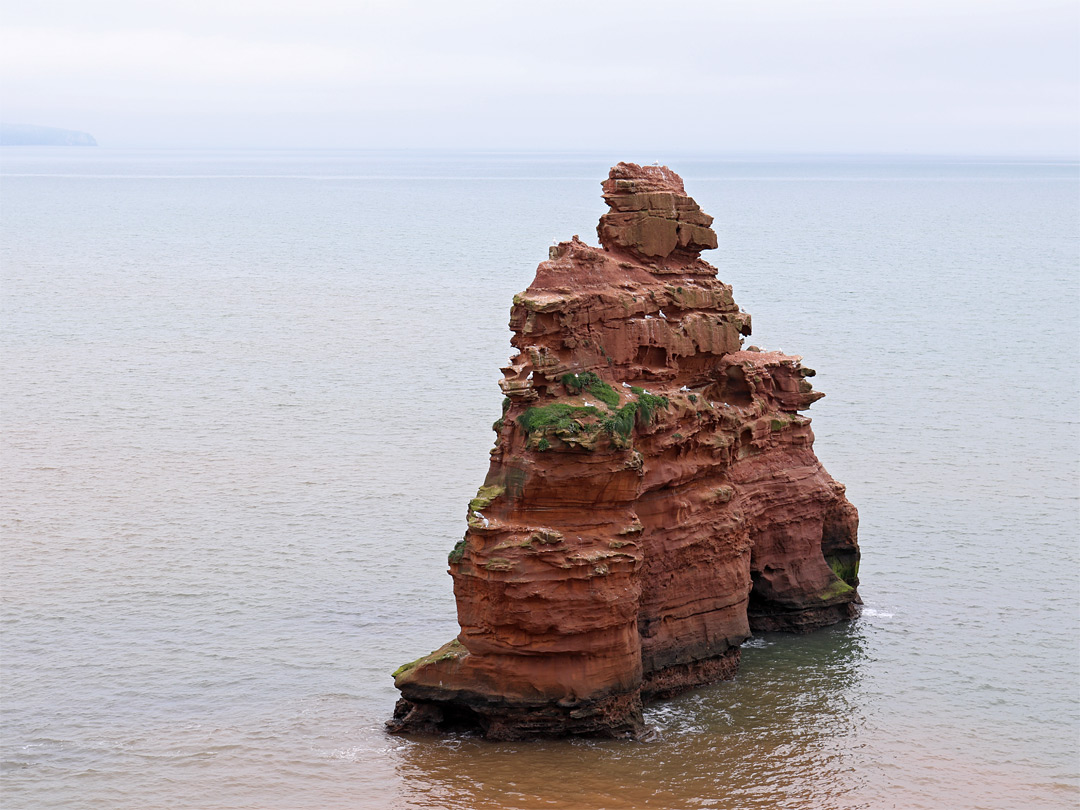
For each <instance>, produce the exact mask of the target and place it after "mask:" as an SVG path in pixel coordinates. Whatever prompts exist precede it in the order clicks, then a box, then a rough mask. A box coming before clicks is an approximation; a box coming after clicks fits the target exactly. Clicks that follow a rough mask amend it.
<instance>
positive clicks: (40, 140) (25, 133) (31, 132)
mask: <svg viewBox="0 0 1080 810" xmlns="http://www.w3.org/2000/svg"><path fill="white" fill-rule="evenodd" d="M97 145H98V144H97V141H96V140H95V139H94V136H93V135H90V134H89V133H86V132H77V131H76V130H74V129H57V128H56V127H38V126H34V125H33V124H0V146H97Z"/></svg>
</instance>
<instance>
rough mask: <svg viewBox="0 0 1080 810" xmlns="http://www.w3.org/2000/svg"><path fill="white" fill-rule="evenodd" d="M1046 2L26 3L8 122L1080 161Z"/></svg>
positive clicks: (280, 138)
mask: <svg viewBox="0 0 1080 810" xmlns="http://www.w3.org/2000/svg"><path fill="white" fill-rule="evenodd" d="M1077 9H1078V6H1077V4H1076V3H1075V2H1074V0H1070V2H1049V1H1044V0H971V1H970V2H969V1H968V0H859V1H858V2H854V1H851V2H849V1H848V0H738V2H734V1H731V0H711V1H710V0H672V2H670V3H664V2H658V0H647V2H638V1H637V0H611V1H610V2H609V1H608V0H597V1H596V2H593V1H591V0H547V2H533V3H523V2H514V1H513V0H490V2H489V0H458V1H457V2H454V0H441V1H438V2H436V1H434V0H395V1H394V2H386V1H384V0H302V1H300V0H175V1H174V2H170V3H155V2H148V0H101V1H100V2H94V3H88V2H86V0H34V2H17V0H9V2H7V3H6V7H5V9H4V14H3V22H4V25H3V36H2V41H0V81H2V84H0V93H2V107H0V114H2V116H3V119H4V120H5V121H8V122H18V123H34V124H44V125H48V126H59V127H66V128H70V129H81V130H85V131H88V132H90V133H92V134H94V135H95V136H96V137H97V138H98V140H99V141H100V142H101V143H102V144H103V145H106V146H144V145H145V146H253V147H282V146H284V147H305V146H316V147H318V146H325V147H385V146H403V147H412V146H422V147H440V146H445V147H476V148H507V149H514V148H526V149H537V148H539V149H545V148H550V149H558V150H565V149H570V150H573V149H582V150H588V149H595V148H613V147H614V148H628V149H631V148H633V149H648V148H657V149H663V150H664V151H665V152H666V153H671V152H677V151H680V150H688V151H689V150H693V151H701V150H707V151H744V152H745V151H776V150H779V151H788V152H846V151H856V152H922V153H960V154H1017V155H1075V154H1076V152H1077V149H1078V146H1077V137H1078V129H1080V111H1078V70H1080V62H1078V39H1080V37H1078V26H1080V19H1078V10H1077Z"/></svg>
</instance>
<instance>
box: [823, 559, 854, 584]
mask: <svg viewBox="0 0 1080 810" xmlns="http://www.w3.org/2000/svg"><path fill="white" fill-rule="evenodd" d="M825 562H827V563H828V564H829V568H831V569H832V572H833V573H834V574H836V575H837V576H838V577H840V579H842V580H843V581H844V582H846V583H847V584H848V585H854V584H855V582H856V580H857V579H858V578H859V561H858V560H855V561H854V562H851V563H846V564H845V563H844V562H843V561H842V560H838V559H837V558H836V557H826V558H825Z"/></svg>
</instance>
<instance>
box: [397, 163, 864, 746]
mask: <svg viewBox="0 0 1080 810" xmlns="http://www.w3.org/2000/svg"><path fill="white" fill-rule="evenodd" d="M603 194H604V200H605V201H606V202H607V204H608V206H609V207H610V210H609V211H608V213H606V214H604V215H603V216H602V217H601V218H600V224H599V226H598V227H597V233H598V235H599V239H600V244H601V245H602V247H601V248H595V247H591V246H590V245H588V244H586V243H584V242H582V241H581V240H579V239H578V237H577V236H575V237H574V238H573V239H571V240H570V241H568V242H563V243H561V244H559V245H558V246H556V247H552V248H551V249H550V255H549V258H548V260H547V261H545V262H542V263H541V264H540V266H539V267H538V268H537V271H536V278H535V279H534V280H533V282H532V284H531V285H530V286H529V288H528V289H527V290H525V292H523V293H521V294H519V295H517V296H515V297H514V304H513V307H512V308H511V310H510V328H511V330H512V331H513V338H512V339H511V344H512V345H513V346H514V347H515V348H516V349H517V353H516V354H515V355H514V356H513V357H512V358H511V360H510V363H509V365H508V366H506V368H504V369H503V370H502V371H503V379H502V380H501V381H500V382H499V385H500V387H501V388H502V390H503V392H504V393H505V395H506V398H505V400H504V401H503V415H502V418H501V419H499V420H498V421H497V422H496V423H495V426H494V427H495V432H496V435H497V438H496V442H495V448H494V449H493V450H492V451H491V467H490V469H489V471H488V474H487V478H486V479H485V480H484V483H483V486H481V487H480V489H479V491H478V492H477V494H476V497H475V498H474V499H473V500H472V501H471V502H470V503H469V504H468V508H467V514H466V520H467V523H468V528H467V530H466V532H465V537H464V539H463V540H461V541H460V542H459V543H458V544H457V545H456V546H455V547H454V549H453V550H452V551H451V552H450V556H449V564H450V574H451V576H452V577H453V579H454V594H455V597H456V599H457V612H458V623H459V624H460V626H461V632H460V633H459V634H458V636H457V638H455V639H454V640H452V641H450V642H449V643H448V644H446V645H445V646H443V647H441V648H439V649H438V650H436V651H434V652H433V653H431V654H430V655H427V656H424V657H423V658H420V659H419V660H417V661H414V662H412V663H411V664H406V665H404V666H402V667H401V668H399V669H398V670H397V671H396V672H395V673H394V684H395V686H396V687H397V688H398V689H399V690H400V691H401V694H402V698H401V699H400V700H399V701H398V705H397V707H396V708H395V711H394V718H393V719H392V720H391V721H390V722H389V723H388V727H389V728H390V729H391V730H392V731H421V732H442V731H456V730H474V731H476V732H478V733H480V734H483V735H484V736H486V737H488V738H490V739H499V740H509V739H523V738H531V737H545V736H566V735H579V734H587V735H599V736H632V735H634V734H636V733H637V732H638V731H639V730H640V729H641V727H642V715H641V707H642V703H643V701H648V700H650V699H653V698H658V697H667V696H670V695H674V694H676V693H678V692H680V691H682V690H685V689H688V688H691V687H695V686H699V685H701V684H704V683H708V682H710V681H714V680H718V679H723V678H731V677H733V676H734V674H735V671H736V668H737V667H738V663H739V646H740V645H741V644H742V643H743V642H744V641H745V640H746V639H747V638H748V637H749V635H750V633H751V631H753V630H790V631H795V632H806V631H810V630H814V629H816V628H820V627H823V626H826V625H830V624H833V623H835V622H838V621H841V620H844V619H848V618H851V617H853V616H854V615H855V612H856V605H857V604H858V603H859V597H858V593H857V591H856V586H857V585H858V577H857V574H858V566H859V547H858V544H857V542H856V530H857V526H858V513H857V512H856V510H855V507H854V506H852V505H851V503H849V502H848V500H847V498H846V497H845V495H844V487H843V485H842V484H839V483H837V482H836V481H834V480H833V479H832V478H831V477H830V476H829V474H828V473H827V472H825V470H824V468H823V467H822V466H821V463H820V462H819V461H818V459H817V457H816V456H815V455H814V450H813V442H814V435H813V433H812V431H811V430H810V419H809V418H807V417H805V416H803V415H801V414H800V413H799V412H800V411H803V410H806V409H807V408H808V407H809V406H810V404H811V403H813V402H815V401H816V400H818V399H820V398H821V397H822V396H823V394H821V393H818V392H816V391H814V390H813V388H812V386H811V384H810V381H809V379H808V378H809V377H812V376H813V375H814V371H813V370H812V369H810V368H807V367H806V366H803V365H802V363H801V358H800V357H798V356H794V355H786V354H783V353H781V352H778V351H762V350H759V349H757V348H755V347H749V348H745V349H744V348H743V346H742V342H743V337H744V336H747V335H749V334H750V316H749V315H748V314H746V313H744V312H742V311H741V310H740V309H739V307H738V306H737V305H736V304H735V301H734V299H733V298H732V291H731V287H730V286H729V285H727V284H724V283H723V282H722V281H719V280H718V279H717V278H716V273H717V271H716V268H714V267H712V266H711V265H709V264H708V263H706V262H705V261H703V260H702V259H701V257H700V253H701V251H703V250H706V249H710V248H715V247H716V246H717V240H716V234H715V232H714V231H713V230H712V228H711V227H710V226H711V225H712V217H710V216H709V215H708V214H705V213H704V212H703V211H702V210H701V209H700V208H699V207H698V205H697V203H696V202H694V200H693V199H692V198H691V197H689V196H687V194H686V191H685V189H684V187H683V181H682V179H681V178H680V177H679V176H678V175H677V174H675V173H674V172H673V171H671V170H670V169H668V168H666V167H663V166H644V167H643V166H638V165H636V164H633V163H620V164H618V165H617V166H615V167H614V168H612V169H611V172H610V175H609V177H608V179H607V180H605V181H604V183H603Z"/></svg>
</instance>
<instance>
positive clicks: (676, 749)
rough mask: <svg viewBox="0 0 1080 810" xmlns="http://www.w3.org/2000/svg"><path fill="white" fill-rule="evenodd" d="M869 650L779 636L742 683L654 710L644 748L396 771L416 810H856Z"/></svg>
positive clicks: (413, 752)
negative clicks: (857, 740)
mask: <svg viewBox="0 0 1080 810" xmlns="http://www.w3.org/2000/svg"><path fill="white" fill-rule="evenodd" d="M863 647H864V640H863V635H862V632H861V629H860V625H859V623H858V622H854V623H850V624H846V625H843V626H840V627H835V628H831V629H829V630H826V631H823V632H821V633H817V634H814V635H810V636H783V635H773V634H768V635H765V636H763V637H760V638H756V639H754V640H752V641H751V642H749V643H748V645H747V648H746V649H745V650H744V656H743V665H742V667H741V670H740V673H739V676H738V678H736V680H734V681H731V682H725V683H719V684H714V685H712V686H709V687H705V688H702V689H697V690H695V691H693V692H690V693H687V694H685V695H682V696H680V697H678V698H675V699H673V700H668V701H661V702H658V703H655V704H652V705H650V706H649V707H648V708H647V709H646V714H645V719H646V722H647V724H648V726H649V731H648V733H647V734H646V735H645V737H644V739H643V740H641V741H638V742H635V743H626V742H619V741H603V742H600V741H570V742H543V743H529V744H521V743H488V742H484V741H481V740H477V739H473V738H457V739H454V740H450V741H440V740H434V739H422V738H413V739H411V740H409V741H408V744H406V745H403V746H402V748H401V749H400V751H399V752H398V756H399V764H398V770H399V772H400V774H401V776H402V778H403V781H404V782H405V783H407V784H409V785H412V786H414V787H415V788H416V790H417V795H415V796H412V797H410V801H411V802H413V806H416V807H453V808H462V810H464V809H465V808H480V809H481V810H488V809H490V810H496V809H497V808H522V810H526V809H527V808H567V810H570V808H581V807H597V808H599V807H604V808H628V809H629V808H634V807H657V808H671V810H681V808H687V809H688V810H689V809H690V808H699V807H715V808H732V810H734V809H735V808H775V807H818V808H832V807H837V808H840V807H851V806H854V805H853V804H852V801H851V800H850V799H849V798H848V797H847V795H846V794H848V793H851V794H854V795H858V794H859V793H860V792H861V790H860V783H861V779H860V777H859V775H858V773H857V769H856V767H855V761H854V754H853V752H852V748H853V746H852V740H851V738H852V736H853V735H854V733H855V730H856V727H857V724H858V722H859V719H860V707H859V705H858V700H859V693H858V689H857V683H858V680H859V677H860V668H861V665H862V662H863V661H864V659H865V653H864V649H863ZM688 762H694V763H698V766H697V767H696V768H693V769H688V768H687V767H686V764H687V763H688ZM839 786H842V788H841V793H840V795H838V794H837V790H838V787H839ZM425 796H430V797H431V799H430V803H429V802H428V800H427V799H426V798H424V797H425Z"/></svg>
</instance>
